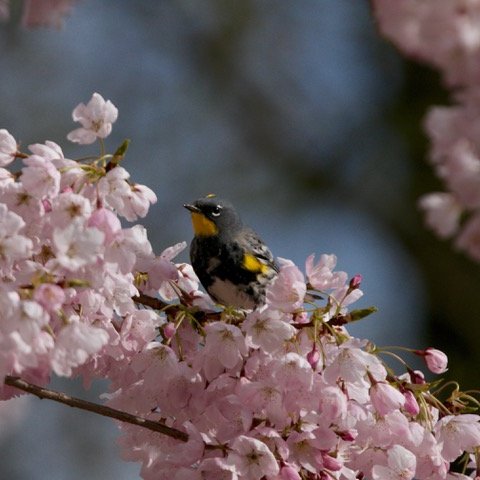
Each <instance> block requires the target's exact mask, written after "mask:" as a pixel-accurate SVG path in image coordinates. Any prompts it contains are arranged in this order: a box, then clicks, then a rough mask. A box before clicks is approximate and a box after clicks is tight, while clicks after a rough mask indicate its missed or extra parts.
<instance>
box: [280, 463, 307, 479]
mask: <svg viewBox="0 0 480 480" xmlns="http://www.w3.org/2000/svg"><path fill="white" fill-rule="evenodd" d="M280 478H281V479H282V480H301V479H302V477H300V475H299V473H298V471H297V470H295V469H294V468H293V467H292V466H290V465H284V466H283V467H282V468H281V470H280Z"/></svg>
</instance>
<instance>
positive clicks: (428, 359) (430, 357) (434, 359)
mask: <svg viewBox="0 0 480 480" xmlns="http://www.w3.org/2000/svg"><path fill="white" fill-rule="evenodd" d="M414 353H415V354H417V355H419V356H421V357H423V358H424V360H425V363H426V364H427V367H428V369H429V370H430V371H431V372H433V373H445V372H446V371H447V370H448V369H447V365H448V357H447V356H446V355H445V354H444V353H443V352H441V351H440V350H437V349H436V348H432V347H428V348H426V349H425V350H416V351H415V352H414Z"/></svg>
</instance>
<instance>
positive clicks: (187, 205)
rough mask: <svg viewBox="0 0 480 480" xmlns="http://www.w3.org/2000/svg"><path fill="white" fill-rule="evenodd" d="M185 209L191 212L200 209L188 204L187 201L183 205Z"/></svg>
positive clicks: (196, 211) (198, 211) (197, 211)
mask: <svg viewBox="0 0 480 480" xmlns="http://www.w3.org/2000/svg"><path fill="white" fill-rule="evenodd" d="M183 206H184V207H185V208H186V209H187V210H190V211H191V212H192V213H200V209H199V208H198V207H196V206H195V205H190V204H189V203H185V205H183Z"/></svg>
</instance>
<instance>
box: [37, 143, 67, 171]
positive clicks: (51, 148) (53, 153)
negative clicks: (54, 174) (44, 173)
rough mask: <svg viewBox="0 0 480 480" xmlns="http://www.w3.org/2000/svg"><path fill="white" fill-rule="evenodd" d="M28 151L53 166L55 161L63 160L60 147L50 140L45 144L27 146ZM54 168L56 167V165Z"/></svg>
mask: <svg viewBox="0 0 480 480" xmlns="http://www.w3.org/2000/svg"><path fill="white" fill-rule="evenodd" d="M28 149H29V150H30V151H31V152H32V153H33V154H35V155H37V156H38V157H42V158H43V159H44V160H46V161H49V162H52V163H53V164H54V165H55V162H56V161H62V160H65V157H64V155H63V151H62V147H60V145H58V144H56V143H55V142H52V141H50V140H47V141H46V142H45V143H34V144H32V145H29V146H28ZM75 163H76V162H75ZM55 166H56V167H58V166H57V165H55Z"/></svg>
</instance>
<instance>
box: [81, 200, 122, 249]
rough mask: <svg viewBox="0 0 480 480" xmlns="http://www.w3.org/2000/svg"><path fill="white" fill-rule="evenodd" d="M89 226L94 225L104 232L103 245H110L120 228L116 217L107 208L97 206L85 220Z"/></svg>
mask: <svg viewBox="0 0 480 480" xmlns="http://www.w3.org/2000/svg"><path fill="white" fill-rule="evenodd" d="M87 225H88V226H89V227H94V228H96V229H98V230H100V231H101V232H103V233H104V235H105V239H104V243H105V245H110V244H111V243H112V242H113V241H114V240H115V238H116V236H117V234H118V233H119V232H120V230H121V229H122V224H121V223H120V220H119V219H118V217H117V216H116V215H115V214H114V213H113V212H112V211H111V210H108V209H107V208H97V209H96V210H95V211H94V212H93V213H92V214H91V215H90V218H89V219H88V221H87Z"/></svg>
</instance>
